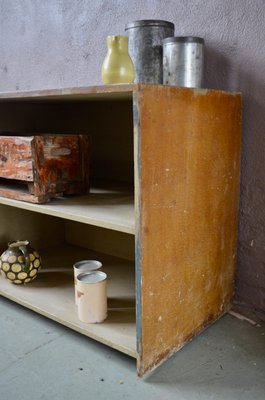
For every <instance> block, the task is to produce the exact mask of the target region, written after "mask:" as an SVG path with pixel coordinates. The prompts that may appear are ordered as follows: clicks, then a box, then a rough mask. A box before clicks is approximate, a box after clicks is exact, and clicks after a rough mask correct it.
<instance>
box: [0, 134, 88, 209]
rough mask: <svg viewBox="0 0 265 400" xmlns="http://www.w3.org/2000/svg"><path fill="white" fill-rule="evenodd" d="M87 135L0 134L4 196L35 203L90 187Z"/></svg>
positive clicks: (0, 192)
mask: <svg viewBox="0 0 265 400" xmlns="http://www.w3.org/2000/svg"><path fill="white" fill-rule="evenodd" d="M88 154H89V137H88V136H87V135H46V134H45V135H37V136H0V178H4V179H0V196H3V197H9V198H13V199H16V200H24V201H29V202H32V203H45V202H47V201H48V200H49V199H50V198H52V197H58V196H62V195H70V194H85V193H87V192H88V190H89V160H88Z"/></svg>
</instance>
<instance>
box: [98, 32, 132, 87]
mask: <svg viewBox="0 0 265 400" xmlns="http://www.w3.org/2000/svg"><path fill="white" fill-rule="evenodd" d="M107 46H108V53H107V55H106V57H105V60H104V62H103V65H102V70H101V77H102V82H103V83H105V84H111V83H132V82H133V81H134V67H133V62H132V60H131V57H130V56H129V53H128V37H127V36H108V37H107Z"/></svg>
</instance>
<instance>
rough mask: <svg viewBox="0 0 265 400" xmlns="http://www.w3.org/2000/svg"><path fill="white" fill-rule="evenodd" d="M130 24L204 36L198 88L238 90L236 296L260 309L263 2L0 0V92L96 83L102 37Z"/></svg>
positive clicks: (263, 289)
mask: <svg viewBox="0 0 265 400" xmlns="http://www.w3.org/2000/svg"><path fill="white" fill-rule="evenodd" d="M136 19H166V20H169V21H172V22H174V23H175V27H176V29H175V34H176V35H196V36H202V37H204V38H205V41H206V60H205V65H206V67H205V69H206V74H205V75H206V80H205V86H206V87H208V88H216V89H224V90H236V91H241V92H242V93H243V99H244V118H243V142H242V183H241V204H240V229H239V251H238V275H237V293H236V299H237V300H238V301H240V302H243V303H247V304H249V305H251V306H253V307H255V308H257V309H260V310H265V257H264V253H265V251H264V249H265V206H264V199H265V196H264V192H265V187H264V180H265V155H264V149H265V101H264V99H265V45H264V42H265V35H264V29H265V2H264V0H161V1H159V0H146V1H143V0H131V1H128V0H116V1H115V0H105V1H104V0H0V90H1V91H14V90H30V89H33V90H34V89H41V88H60V87H69V86H85V85H93V84H100V83H101V82H100V69H101V64H102V61H103V58H104V56H105V53H106V49H105V38H106V36H107V35H108V34H123V33H124V26H125V24H126V23H127V22H130V21H133V20H136Z"/></svg>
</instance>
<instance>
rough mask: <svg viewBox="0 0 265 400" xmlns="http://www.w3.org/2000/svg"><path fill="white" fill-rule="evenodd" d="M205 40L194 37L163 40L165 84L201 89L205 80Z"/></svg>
mask: <svg viewBox="0 0 265 400" xmlns="http://www.w3.org/2000/svg"><path fill="white" fill-rule="evenodd" d="M203 61H204V39H202V38H199V37H193V36H183V37H171V38H166V39H164V40H163V83H164V84H165V85H171V86H182V87H190V88H200V87H201V86H202V80H203Z"/></svg>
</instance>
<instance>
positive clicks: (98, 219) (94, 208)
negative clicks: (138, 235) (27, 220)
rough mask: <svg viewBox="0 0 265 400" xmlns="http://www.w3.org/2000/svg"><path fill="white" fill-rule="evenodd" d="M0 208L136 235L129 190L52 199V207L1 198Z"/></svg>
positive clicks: (95, 191) (112, 189) (99, 191)
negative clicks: (20, 210)
mask: <svg viewBox="0 0 265 400" xmlns="http://www.w3.org/2000/svg"><path fill="white" fill-rule="evenodd" d="M0 204H5V205H8V206H13V207H17V208H20V209H24V210H29V211H34V212H38V213H41V214H47V215H51V216H55V217H60V218H64V219H66V220H72V221H76V222H82V223H85V224H90V225H94V226H98V227H101V228H107V229H113V230H115V231H119V232H124V233H129V234H134V233H135V216H134V193H133V190H131V189H128V188H120V187H118V188H117V187H116V186H115V185H114V186H113V187H109V186H108V188H106V189H105V188H103V189H102V188H91V190H90V193H89V194H88V195H86V196H71V197H62V198H56V199H52V200H51V201H50V202H49V203H45V204H34V203H29V202H25V201H19V200H15V199H11V198H6V197H0Z"/></svg>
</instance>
